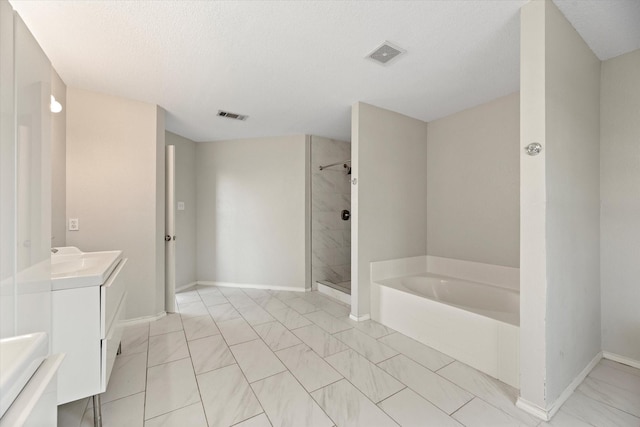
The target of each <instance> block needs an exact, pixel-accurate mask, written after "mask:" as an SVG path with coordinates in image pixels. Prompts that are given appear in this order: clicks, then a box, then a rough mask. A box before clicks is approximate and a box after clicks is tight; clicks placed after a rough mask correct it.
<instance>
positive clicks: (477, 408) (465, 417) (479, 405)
mask: <svg viewBox="0 0 640 427" xmlns="http://www.w3.org/2000/svg"><path fill="white" fill-rule="evenodd" d="M452 416H453V418H455V419H456V420H458V421H460V422H461V423H462V424H464V425H465V426H466V427H488V426H491V427H526V426H527V425H526V424H523V423H521V422H520V421H518V420H516V419H515V418H513V417H511V416H510V415H508V414H506V413H504V412H502V411H501V410H500V409H498V408H496V407H495V406H491V405H489V404H488V403H487V402H485V401H484V400H481V399H479V398H477V397H476V398H474V399H473V400H472V401H471V402H469V403H467V404H466V405H464V406H463V407H462V408H460V410H458V411H457V412H456V413H455V414H453V415H452Z"/></svg>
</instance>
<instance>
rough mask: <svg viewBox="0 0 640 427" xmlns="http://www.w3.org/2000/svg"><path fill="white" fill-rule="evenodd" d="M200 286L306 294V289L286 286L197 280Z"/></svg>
mask: <svg viewBox="0 0 640 427" xmlns="http://www.w3.org/2000/svg"><path fill="white" fill-rule="evenodd" d="M196 283H197V284H198V285H202V286H220V287H223V288H246V289H264V290H272V291H291V292H308V291H309V289H307V288H290V287H287V286H272V285H259V284H252V283H231V282H213V281H206V280H198V281H197V282H196Z"/></svg>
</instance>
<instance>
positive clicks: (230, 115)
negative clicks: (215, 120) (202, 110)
mask: <svg viewBox="0 0 640 427" xmlns="http://www.w3.org/2000/svg"><path fill="white" fill-rule="evenodd" d="M218 117H226V118H227V119H233V120H247V118H248V117H249V116H247V115H245V114H236V113H230V112H228V111H222V110H218Z"/></svg>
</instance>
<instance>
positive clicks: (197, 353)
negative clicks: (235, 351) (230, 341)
mask: <svg viewBox="0 0 640 427" xmlns="http://www.w3.org/2000/svg"><path fill="white" fill-rule="evenodd" d="M189 351H190V352H191V360H192V362H193V369H194V370H195V372H196V375H198V374H202V373H204V372H208V371H213V370H214V369H218V368H222V367H224V366H229V365H233V364H234V363H236V360H235V359H234V358H233V355H232V354H231V351H230V350H229V347H227V344H226V343H225V342H224V339H223V338H222V336H220V335H214V336H211V337H206V338H201V339H198V340H194V341H189Z"/></svg>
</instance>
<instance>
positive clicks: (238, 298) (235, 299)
mask: <svg viewBox="0 0 640 427" xmlns="http://www.w3.org/2000/svg"><path fill="white" fill-rule="evenodd" d="M227 299H228V300H229V303H230V304H231V305H232V306H234V307H235V308H236V310H237V309H239V308H242V307H253V306H255V305H257V304H256V302H255V301H254V300H252V299H251V298H249V297H248V296H247V295H245V294H242V295H231V296H230V297H228V298H227Z"/></svg>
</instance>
